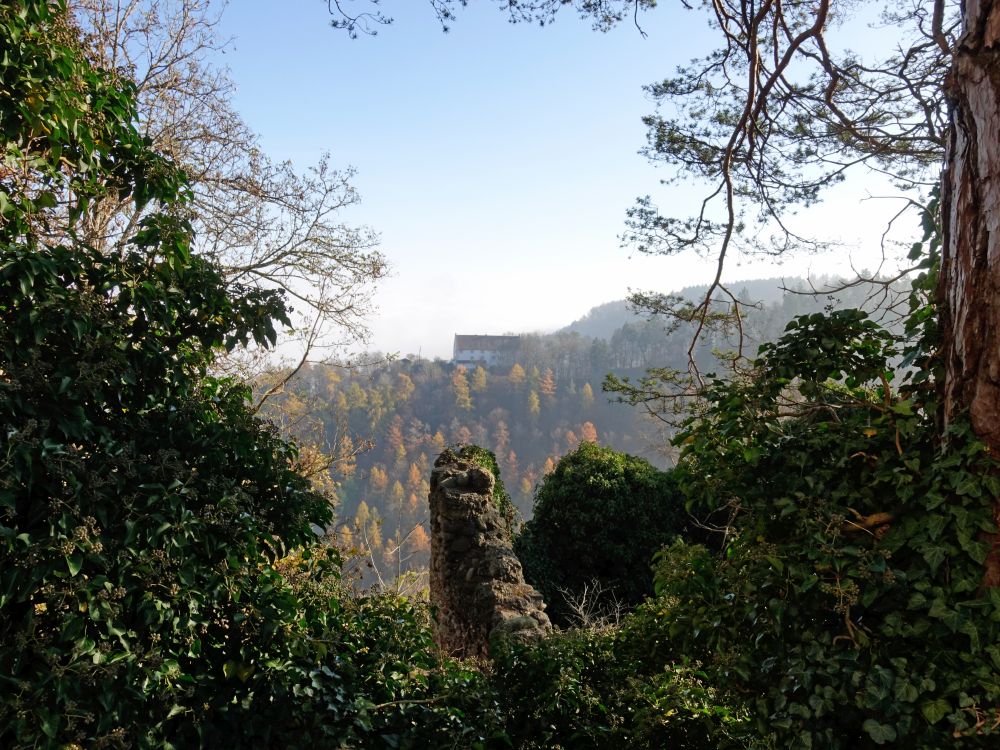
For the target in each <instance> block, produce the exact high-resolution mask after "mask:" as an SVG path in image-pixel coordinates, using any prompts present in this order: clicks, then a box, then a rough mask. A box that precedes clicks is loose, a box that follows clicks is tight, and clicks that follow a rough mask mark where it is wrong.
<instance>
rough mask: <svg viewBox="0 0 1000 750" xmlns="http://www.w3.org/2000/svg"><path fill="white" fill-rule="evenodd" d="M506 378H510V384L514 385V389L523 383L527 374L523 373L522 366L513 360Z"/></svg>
mask: <svg viewBox="0 0 1000 750" xmlns="http://www.w3.org/2000/svg"><path fill="white" fill-rule="evenodd" d="M507 378H508V379H509V380H510V384H511V385H512V386H514V388H515V390H516V389H520V387H521V386H522V385H524V381H525V379H526V378H527V375H525V372H524V368H523V367H521V365H519V364H518V363H517V362H515V363H514V366H513V367H511V368H510V374H509V375H508V376H507Z"/></svg>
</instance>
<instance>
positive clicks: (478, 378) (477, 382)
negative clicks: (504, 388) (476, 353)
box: [471, 365, 487, 393]
mask: <svg viewBox="0 0 1000 750" xmlns="http://www.w3.org/2000/svg"><path fill="white" fill-rule="evenodd" d="M486 380H487V378H486V370H484V369H483V367H482V365H476V369H475V370H473V371H472V383H471V387H472V392H473V393H482V392H483V391H485V390H486Z"/></svg>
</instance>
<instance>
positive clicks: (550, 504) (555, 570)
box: [514, 443, 685, 625]
mask: <svg viewBox="0 0 1000 750" xmlns="http://www.w3.org/2000/svg"><path fill="white" fill-rule="evenodd" d="M684 518H685V514H684V511H683V504H682V501H681V498H680V495H679V493H677V491H676V487H675V483H674V480H673V478H672V477H671V476H670V475H668V474H666V473H664V472H661V471H659V470H657V469H656V468H654V467H653V466H652V465H650V464H649V463H648V462H647V461H645V460H643V459H641V458H636V457H634V456H629V455H626V454H624V453H618V452H617V451H613V450H611V449H610V448H602V447H600V446H598V445H595V444H593V443H584V444H581V445H580V447H579V448H578V449H577V450H575V451H574V452H572V453H569V454H567V455H565V456H563V458H562V459H560V461H559V463H558V464H557V465H556V466H555V469H554V470H552V471H551V472H548V471H546V470H545V469H543V477H542V484H541V486H540V487H539V488H538V491H537V492H536V494H535V504H534V515H533V516H532V519H531V520H530V521H528V522H527V523H526V524H525V526H524V529H523V531H522V533H521V534H520V535H519V536H518V537H517V538H516V540H515V544H514V549H515V552H516V553H517V555H518V557H519V558H520V560H521V562H522V564H523V565H524V574H525V578H526V580H527V581H528V582H530V583H531V584H532V585H534V586H535V587H537V588H538V589H539V591H541V592H542V594H543V596H544V597H545V601H546V602H547V603H548V605H549V610H548V611H549V615H550V617H553V620H554V621H555V622H557V623H559V624H562V625H567V624H571V623H570V622H569V620H568V617H569V613H570V610H571V607H570V606H569V601H568V600H571V599H573V598H574V597H575V596H576V595H578V594H580V593H581V592H582V591H583V590H584V588H585V587H587V586H589V585H591V583H592V581H598V582H599V583H600V584H601V587H602V591H603V599H602V602H601V605H602V607H611V606H613V604H614V601H615V600H617V601H618V602H620V603H621V604H622V605H624V606H626V607H633V606H635V605H636V604H638V603H639V602H641V601H642V598H643V596H645V595H647V594H651V593H652V591H653V589H652V583H653V580H652V574H651V573H650V567H649V565H650V561H651V559H652V557H653V553H654V552H656V551H657V550H658V549H659V548H660V546H662V545H663V544H666V543H668V542H670V541H672V540H673V539H674V537H675V536H676V535H677V534H678V532H679V531H680V530H681V527H682V526H683V521H684Z"/></svg>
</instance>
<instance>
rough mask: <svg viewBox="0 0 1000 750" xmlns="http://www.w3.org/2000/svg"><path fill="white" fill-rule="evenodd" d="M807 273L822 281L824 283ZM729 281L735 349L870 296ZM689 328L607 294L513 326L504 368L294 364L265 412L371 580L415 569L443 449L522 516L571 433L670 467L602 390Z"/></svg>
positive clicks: (637, 423) (574, 438)
mask: <svg viewBox="0 0 1000 750" xmlns="http://www.w3.org/2000/svg"><path fill="white" fill-rule="evenodd" d="M817 283H818V285H819V287H820V288H823V287H824V286H826V287H833V286H835V282H834V280H830V279H826V280H823V281H822V282H817ZM735 288H737V289H741V290H742V291H741V294H742V295H743V297H744V299H745V300H746V301H747V302H750V303H757V306H756V307H753V306H748V309H749V311H750V312H749V313H748V316H747V320H746V324H745V326H744V337H745V342H744V348H745V350H746V351H747V352H755V351H756V348H757V346H758V345H759V344H760V343H762V342H764V341H772V340H774V339H776V338H777V337H778V336H780V334H781V332H782V331H783V329H784V327H785V325H786V324H787V322H788V321H789V320H790V319H791V318H792V317H794V316H795V315H798V314H805V313H811V312H816V311H819V310H822V309H824V307H828V306H835V307H838V308H839V307H845V306H856V305H857V306H860V305H862V304H863V303H864V302H865V300H866V299H868V298H870V297H871V296H872V295H873V294H876V293H878V292H879V289H878V287H877V286H874V285H870V284H868V285H865V284H862V285H857V286H852V287H848V288H847V289H844V290H842V291H840V292H839V293H838V294H836V295H823V294H820V295H816V294H806V293H805V291H806V290H807V287H806V283H805V282H804V281H803V280H801V279H793V280H790V281H786V282H782V281H781V280H779V279H765V280H751V281H746V282H740V283H739V284H736V285H735ZM789 290H791V291H789ZM705 291H706V288H704V287H700V288H692V289H685V290H682V291H681V292H680V293H679V295H678V296H681V297H684V298H687V299H691V300H693V299H697V298H698V296H699V295H701V294H704V293H705ZM896 291H898V286H897V288H896ZM758 300H762V301H759V302H758ZM598 320H600V321H603V325H604V329H605V330H606V329H607V328H608V327H609V325H611V324H617V326H616V327H615V328H614V329H613V330H611V331H610V333H608V334H607V335H606V336H589V335H583V334H581V333H580V332H579V329H581V328H582V329H584V330H598V328H595V327H593V326H591V325H590V323H593V322H595V321H598ZM690 337H691V330H690V327H687V326H685V327H681V328H678V329H676V330H672V331H667V330H665V329H664V325H663V322H662V321H661V320H660V319H659V318H657V317H656V316H652V317H647V318H643V317H640V316H637V315H635V314H633V313H630V312H629V311H628V306H627V303H625V302H624V301H622V302H620V303H609V304H607V305H602V306H600V307H597V308H594V310H592V311H591V313H590V314H588V315H587V316H585V317H584V318H583V319H582V320H580V321H577V322H576V323H574V324H572V325H570V326H568V327H567V328H566V329H563V330H562V331H559V332H557V333H554V334H548V335H540V334H529V335H524V336H522V337H521V346H520V349H519V350H518V352H517V355H516V360H517V361H516V362H515V363H514V364H513V365H512V366H503V367H492V368H487V367H483V366H479V365H468V366H467V365H456V364H453V363H451V362H446V361H440V360H436V361H429V360H424V359H417V358H406V359H396V360H392V359H386V358H383V357H378V356H376V357H374V358H373V359H374V361H375V362H377V364H371V365H367V366H360V367H346V366H337V365H329V364H327V365H323V364H319V365H312V366H309V365H307V366H304V367H303V368H302V369H301V370H299V371H298V373H297V374H296V375H295V377H294V378H292V379H291V380H290V381H289V383H288V384H287V385H286V386H285V387H284V388H283V390H282V391H281V392H280V393H279V394H276V395H275V396H273V397H272V398H271V399H269V400H268V401H267V403H266V406H265V413H266V414H267V415H268V416H270V417H272V418H274V419H275V420H276V421H277V422H278V424H279V425H281V426H282V427H283V428H284V429H285V430H287V431H288V432H289V433H290V434H292V435H295V436H297V437H298V438H299V439H300V440H302V441H303V442H304V443H305V444H307V445H310V446H313V447H314V448H315V449H317V450H319V451H320V452H323V453H327V454H330V455H331V456H332V457H333V458H334V463H333V464H332V466H331V473H330V476H329V478H328V479H327V480H326V481H327V482H328V483H332V484H335V485H336V490H335V491H336V496H337V499H338V508H337V513H338V521H337V525H338V528H339V532H340V534H341V537H342V538H343V540H344V541H345V543H346V544H347V546H348V547H353V548H355V549H357V550H358V551H360V553H361V554H362V557H363V558H364V559H366V560H367V562H369V563H370V564H371V565H372V566H374V568H375V569H377V570H378V574H377V575H376V573H375V571H374V570H373V569H372V568H369V567H365V568H364V572H365V574H366V575H365V578H366V580H367V581H377V580H378V576H382V578H383V579H384V580H383V582H384V583H388V582H389V580H391V579H393V578H395V577H398V575H399V574H401V573H406V572H408V571H417V570H422V569H423V568H425V567H426V563H427V556H428V554H429V550H430V547H429V537H428V533H427V532H428V529H427V528H426V519H427V490H428V485H427V482H428V478H429V476H430V469H431V465H432V463H433V461H434V459H435V458H436V457H437V455H438V454H439V453H440V452H441V451H442V450H443V449H444V447H445V446H447V445H452V444H456V443H464V444H475V445H480V446H484V447H487V448H489V449H490V450H491V451H493V452H494V453H495V454H496V457H497V462H498V464H499V466H500V469H501V471H502V474H503V477H502V478H503V481H504V483H505V485H506V486H507V488H508V490H509V492H510V494H511V496H512V498H513V500H514V502H515V504H516V506H517V508H518V510H519V511H520V513H521V515H522V517H523V518H525V519H527V518H530V517H531V512H532V498H533V494H534V491H535V487H536V485H537V484H538V482H539V480H540V479H541V478H542V477H543V476H545V475H546V474H548V473H549V472H550V471H552V469H553V467H554V466H555V464H556V462H557V461H558V460H559V458H560V457H561V456H563V455H565V454H567V453H569V452H570V451H572V450H573V449H575V448H576V447H577V446H578V445H579V444H580V443H581V442H596V443H600V444H602V445H606V446H609V447H612V448H614V449H616V450H619V451H624V452H627V453H630V454H633V455H638V456H643V457H645V458H647V459H648V460H650V461H652V462H653V463H654V464H656V465H659V466H662V467H666V466H668V465H670V464H671V457H670V455H669V453H668V452H667V451H668V450H669V440H668V437H669V428H668V426H667V425H666V424H665V423H663V422H662V421H660V420H657V419H652V418H650V417H649V415H648V414H645V413H644V412H643V411H641V410H638V409H635V408H632V407H631V406H628V405H626V404H623V403H620V402H619V401H618V400H617V399H616V398H615V397H614V395H613V394H607V393H604V392H602V388H601V386H602V383H603V382H604V379H605V377H606V376H607V375H608V374H614V375H615V376H617V377H619V378H626V377H627V378H637V377H641V376H642V374H643V373H644V371H645V370H646V368H650V367H653V366H666V367H673V368H677V369H683V368H684V367H685V366H686V362H687V348H688V345H689V343H690V340H691V338H690ZM736 337H737V333H736V332H735V331H734V330H732V329H721V330H716V331H712V332H709V333H708V334H707V335H705V336H704V337H703V339H702V340H701V342H700V345H699V348H698V350H697V358H698V359H699V360H700V362H701V363H702V365H703V366H705V367H711V366H714V365H717V364H719V363H718V360H717V359H716V357H715V353H719V352H725V351H730V350H732V349H734V348H735V347H736V345H737V338H736ZM281 375H282V373H274V374H273V375H272V376H273V377H275V376H276V377H281Z"/></svg>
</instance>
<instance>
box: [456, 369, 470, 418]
mask: <svg viewBox="0 0 1000 750" xmlns="http://www.w3.org/2000/svg"><path fill="white" fill-rule="evenodd" d="M465 373H466V369H465V367H464V366H463V365H459V366H458V367H456V368H455V372H453V373H452V375H451V390H452V393H453V394H454V396H455V408H456V409H460V410H462V411H472V395H471V394H470V393H469V380H468V378H467V377H466V376H465Z"/></svg>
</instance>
